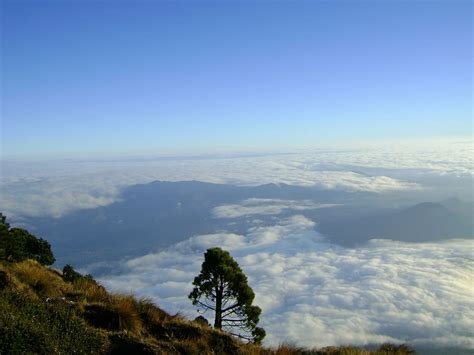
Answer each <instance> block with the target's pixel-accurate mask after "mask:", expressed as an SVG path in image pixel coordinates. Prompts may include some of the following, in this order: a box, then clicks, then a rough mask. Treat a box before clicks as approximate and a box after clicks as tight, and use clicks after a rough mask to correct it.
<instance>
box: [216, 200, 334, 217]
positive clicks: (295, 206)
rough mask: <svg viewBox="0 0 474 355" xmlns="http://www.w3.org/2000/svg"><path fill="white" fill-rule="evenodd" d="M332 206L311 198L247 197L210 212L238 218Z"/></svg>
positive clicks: (218, 215) (219, 215)
mask: <svg viewBox="0 0 474 355" xmlns="http://www.w3.org/2000/svg"><path fill="white" fill-rule="evenodd" d="M334 206H337V205H334V204H323V203H316V202H314V201H312V200H281V199H268V198H249V199H246V200H243V201H242V202H241V203H240V204H231V205H222V206H217V207H214V208H213V210H212V214H213V215H214V216H215V217H216V218H238V217H245V216H251V215H277V214H280V213H282V212H284V211H287V210H293V211H304V210H314V209H317V208H328V207H334Z"/></svg>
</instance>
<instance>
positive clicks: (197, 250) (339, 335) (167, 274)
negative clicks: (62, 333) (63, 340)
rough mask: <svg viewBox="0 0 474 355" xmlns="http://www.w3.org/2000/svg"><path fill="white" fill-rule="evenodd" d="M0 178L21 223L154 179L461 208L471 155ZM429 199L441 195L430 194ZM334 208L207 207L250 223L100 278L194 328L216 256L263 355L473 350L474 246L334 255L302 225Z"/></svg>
mask: <svg viewBox="0 0 474 355" xmlns="http://www.w3.org/2000/svg"><path fill="white" fill-rule="evenodd" d="M1 168H2V170H1V174H0V176H1V181H0V196H1V199H0V211H2V212H3V213H5V214H6V215H7V216H8V217H13V220H14V221H17V222H18V221H21V218H22V217H24V216H55V217H60V216H63V215H64V214H67V213H68V212H71V211H75V210H79V209H84V208H94V207H98V206H105V205H108V204H111V203H113V202H115V201H117V200H118V199H120V195H121V191H122V190H123V189H124V188H126V187H127V186H130V185H134V184H140V183H149V182H152V181H155V180H164V181H181V180H199V181H205V182H213V183H228V184H235V185H260V184H265V183H286V184H291V185H299V186H314V187H316V188H320V189H325V190H329V191H330V190H343V191H354V192H369V193H373V194H376V195H380V196H381V198H382V199H383V198H385V196H389V195H390V194H396V195H399V194H400V195H401V194H403V193H405V194H409V195H412V196H414V197H413V198H414V199H415V200H416V199H419V198H423V199H421V200H420V201H418V202H422V201H433V200H435V199H436V198H438V197H440V196H442V197H450V196H451V194H453V193H457V194H458V197H459V196H460V197H462V198H466V199H471V200H472V186H473V185H472V183H473V176H474V154H473V144H472V141H470V140H469V141H450V142H442V143H436V144H428V145H423V144H421V145H419V144H417V145H413V144H411V145H410V144H407V145H406V146H405V145H400V144H397V145H393V146H390V145H388V144H383V145H379V146H371V147H368V146H364V147H359V148H356V149H354V148H340V149H305V150H293V151H291V152H289V153H284V154H283V153H281V154H252V155H249V154H240V155H220V156H203V157H180V158H178V157H175V158H173V157H166V158H164V157H161V158H146V159H145V158H141V159H138V158H134V159H131V158H130V159H115V160H104V159H101V160H96V161H92V160H90V159H86V160H77V159H76V160H52V161H36V162H31V161H13V160H10V161H2V162H1ZM440 191H441V192H443V193H444V192H445V193H444V195H443V194H441V193H440V194H439V195H436V193H439V192H440ZM417 194H420V195H417ZM425 198H426V199H425ZM332 207H333V206H331V205H327V204H326V205H325V204H320V203H316V202H314V201H308V200H300V201H290V200H268V199H248V200H244V201H242V202H241V203H240V204H228V205H223V206H217V207H215V208H214V209H213V210H212V215H213V217H214V218H225V219H228V221H229V226H230V225H231V223H236V222H237V220H238V219H239V218H246V217H248V218H249V219H250V220H251V221H252V224H251V227H250V228H249V229H248V230H247V232H246V233H243V234H233V233H229V232H227V231H226V230H221V231H216V232H215V233H213V234H208V235H197V236H189V238H188V239H186V240H184V241H183V242H180V243H178V244H175V245H173V246H171V247H169V248H167V249H164V250H161V251H160V252H157V253H154V254H149V255H145V256H142V257H138V258H134V259H130V260H127V261H124V262H123V264H121V265H120V266H119V267H117V269H116V270H115V272H114V274H113V275H111V274H109V275H103V276H102V277H101V280H100V281H101V282H102V283H103V284H104V285H106V286H107V287H108V288H109V289H111V290H114V291H120V292H128V291H129V292H133V293H135V294H137V295H139V296H146V297H151V298H153V299H154V300H155V301H156V302H157V303H158V304H159V305H160V306H161V307H163V308H164V309H166V310H167V311H169V312H182V313H184V314H185V315H187V316H189V317H195V316H196V315H197V314H196V311H195V310H194V309H193V307H192V305H191V303H190V302H189V300H187V294H188V293H189V291H190V290H191V287H192V285H191V283H192V280H193V278H194V276H196V275H197V273H198V272H199V270H200V266H201V263H202V257H203V253H204V251H205V250H206V249H207V248H209V247H214V246H220V247H222V248H224V249H227V250H229V251H230V252H231V253H232V255H233V256H234V257H235V258H236V260H237V261H238V262H239V264H240V265H241V267H242V269H243V270H244V272H245V273H246V274H247V275H248V277H249V282H250V285H251V286H252V287H253V289H254V290H255V292H256V300H255V303H256V304H258V305H259V306H261V307H262V309H263V315H262V318H261V325H262V326H263V327H264V328H266V330H267V333H268V336H267V338H266V343H267V344H269V345H277V344H279V343H282V342H290V343H291V342H293V343H296V344H297V345H300V346H308V347H312V346H326V345H337V344H355V345H357V344H367V343H381V342H385V341H392V342H408V343H410V344H411V345H415V346H416V345H426V344H428V345H437V346H439V345H447V346H459V347H464V348H469V349H474V333H473V331H472V329H474V301H473V300H474V290H473V284H474V280H473V274H474V266H473V250H474V249H473V247H474V245H473V242H472V241H469V240H462V239H458V240H450V241H445V242H439V243H425V244H409V243H402V242H396V241H388V240H371V241H370V242H369V243H367V244H365V245H363V246H360V247H358V248H344V247H341V246H337V245H334V244H330V243H328V242H327V240H326V239H325V238H324V237H323V236H322V235H320V234H319V233H318V232H317V229H315V222H314V221H310V220H308V219H307V218H305V217H304V216H302V215H300V213H302V211H305V210H309V209H314V208H332ZM283 212H284V213H283ZM283 215H284V216H286V217H282V216H283ZM259 216H262V218H261V219H260V218H259ZM264 216H265V217H267V218H263V217H264ZM288 216H289V217H288ZM268 217H270V218H268ZM262 219H265V220H266V222H263V221H262ZM316 222H317V221H316ZM185 237H186V236H185ZM468 237H469V236H468ZM92 269H93V267H91V270H92Z"/></svg>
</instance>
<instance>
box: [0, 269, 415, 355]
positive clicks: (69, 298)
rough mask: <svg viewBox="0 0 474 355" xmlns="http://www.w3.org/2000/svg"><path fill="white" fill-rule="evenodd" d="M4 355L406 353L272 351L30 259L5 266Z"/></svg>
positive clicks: (1, 296)
mask: <svg viewBox="0 0 474 355" xmlns="http://www.w3.org/2000/svg"><path fill="white" fill-rule="evenodd" d="M0 309H1V312H0V334H1V336H0V354H25V353H37V354H65V353H67V354H70V353H78V354H80V353H88V354H95V353H110V354H256V355H257V354H281V355H284V354H328V353H329V354H407V353H408V352H407V349H406V348H404V347H403V346H401V347H393V346H388V345H386V346H385V348H384V349H382V348H381V349H379V350H378V351H375V352H369V351H366V350H363V349H357V348H352V347H343V348H341V347H338V348H326V349H320V350H305V349H298V348H295V347H291V346H285V345H282V346H280V347H279V348H278V349H268V348H264V347H261V346H257V345H251V344H243V343H242V342H240V341H238V340H236V339H235V338H233V337H231V336H229V335H227V334H226V333H224V332H221V331H217V330H214V329H212V328H210V327H208V326H206V325H202V324H199V323H198V322H194V321H188V320H186V319H184V318H182V317H180V316H179V315H176V316H172V315H170V314H168V313H166V312H165V311H163V310H161V309H160V308H158V307H157V306H155V305H154V304H153V303H152V302H150V301H149V300H147V299H136V298H134V297H132V296H129V295H119V294H109V293H108V292H107V291H106V290H105V289H104V288H103V287H102V286H100V285H99V284H97V283H96V282H95V281H94V280H92V279H88V278H81V279H78V280H76V281H74V282H65V281H64V280H63V278H62V276H61V274H60V273H59V272H57V271H55V270H53V269H49V268H46V267H44V266H41V265H40V264H38V263H37V262H35V261H32V260H27V261H23V262H21V263H16V264H7V263H1V262H0Z"/></svg>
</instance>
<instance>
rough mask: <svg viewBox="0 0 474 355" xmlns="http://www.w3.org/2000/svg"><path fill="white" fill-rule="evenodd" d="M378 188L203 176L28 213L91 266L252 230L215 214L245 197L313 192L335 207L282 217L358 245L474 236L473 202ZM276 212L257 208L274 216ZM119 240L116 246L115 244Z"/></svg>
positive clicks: (267, 219)
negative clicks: (53, 213)
mask: <svg viewBox="0 0 474 355" xmlns="http://www.w3.org/2000/svg"><path fill="white" fill-rule="evenodd" d="M376 197H377V196H376V195H374V194H371V193H364V192H352V193H349V192H344V191H339V190H321V189H316V188H311V187H302V186H291V185H286V184H266V185H260V186H233V185H222V184H212V183H205V182H199V181H183V182H165V181H156V182H153V183H149V184H143V185H135V186H131V187H129V188H127V189H125V190H124V191H123V193H122V195H121V196H120V199H119V200H118V201H117V202H115V203H113V204H111V205H108V206H104V207H97V208H92V209H84V210H79V211H76V212H73V213H70V214H68V215H65V216H63V217H60V218H52V217H35V218H26V219H25V222H26V225H27V227H28V229H30V230H32V232H34V233H35V234H36V235H38V236H47V237H48V240H50V242H51V244H52V246H53V248H54V250H56V251H57V255H58V263H59V264H64V263H73V264H74V265H78V266H85V265H87V264H89V263H94V262H104V261H108V260H117V259H122V258H129V257H134V256H138V255H144V254H147V253H150V252H153V251H156V250H159V249H161V248H163V247H167V246H169V245H172V244H174V243H177V242H179V241H182V240H184V239H187V238H189V237H191V236H193V235H199V234H209V233H215V232H216V231H219V230H226V231H229V232H232V233H238V234H239V233H240V234H243V233H246V232H247V230H248V228H249V227H251V219H250V218H248V217H246V216H243V217H240V218H235V219H233V220H232V223H229V221H230V220H229V219H226V218H215V216H214V215H213V214H212V209H213V208H214V207H217V206H221V205H226V204H239V203H241V202H242V201H243V200H245V199H249V198H262V199H281V200H313V201H316V202H318V203H329V204H339V205H340V206H338V207H334V208H321V209H315V210H304V211H293V210H291V209H290V210H284V211H282V212H281V213H280V215H279V217H285V216H288V215H291V214H295V213H298V214H302V215H304V216H305V217H307V218H310V219H311V220H313V221H315V222H316V223H317V229H318V231H320V232H321V233H323V234H324V235H326V236H327V237H328V238H329V240H330V241H331V242H334V243H337V244H341V245H345V246H351V245H356V244H361V243H364V242H365V241H367V240H369V239H371V238H388V239H394V240H402V241H410V242H423V241H436V240H442V239H447V238H472V237H473V232H472V230H473V223H472V220H473V218H472V202H470V203H468V202H461V201H459V200H456V199H450V200H446V201H443V202H440V203H431V202H428V203H421V204H417V205H415V206H410V207H407V208H402V209H393V208H386V209H380V208H374V207H372V204H371V200H370V199H373V198H376ZM271 217H272V216H265V215H262V216H260V215H259V216H258V219H260V220H261V221H263V223H267V224H269V223H274V220H272V219H271ZM112 246H113V248H112Z"/></svg>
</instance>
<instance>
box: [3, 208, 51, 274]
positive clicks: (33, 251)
mask: <svg viewBox="0 0 474 355" xmlns="http://www.w3.org/2000/svg"><path fill="white" fill-rule="evenodd" d="M26 259H34V260H36V261H38V262H39V263H41V264H43V265H51V264H53V263H54V262H55V260H56V259H55V258H54V255H53V252H52V251H51V245H50V244H49V243H48V242H47V241H46V240H44V239H41V238H37V237H35V236H34V235H33V234H30V233H29V232H28V231H27V230H25V229H22V228H10V225H9V224H8V223H7V222H6V218H5V216H4V215H3V214H1V213H0V260H6V261H9V262H19V261H23V260H26Z"/></svg>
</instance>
